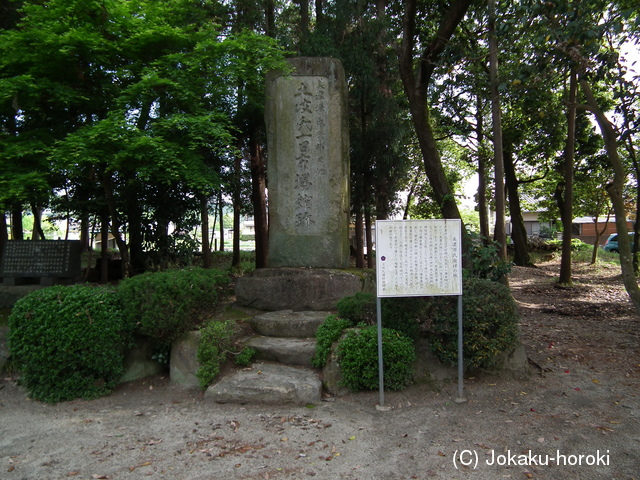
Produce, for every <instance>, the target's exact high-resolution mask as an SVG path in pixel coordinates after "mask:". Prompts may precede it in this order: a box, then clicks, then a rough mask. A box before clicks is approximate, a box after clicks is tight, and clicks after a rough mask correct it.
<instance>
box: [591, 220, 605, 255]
mask: <svg viewBox="0 0 640 480" xmlns="http://www.w3.org/2000/svg"><path fill="white" fill-rule="evenodd" d="M593 223H594V230H595V232H596V239H595V241H594V242H593V251H592V252H591V265H595V264H596V261H597V260H598V250H599V249H600V238H601V237H602V235H603V234H604V232H605V231H606V230H607V225H609V215H607V220H606V221H605V222H604V224H603V226H602V230H598V217H595V218H594V219H593Z"/></svg>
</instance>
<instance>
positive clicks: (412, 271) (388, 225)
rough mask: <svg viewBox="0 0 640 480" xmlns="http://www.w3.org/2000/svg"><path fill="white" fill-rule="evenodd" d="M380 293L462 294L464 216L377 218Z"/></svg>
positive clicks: (377, 269)
mask: <svg viewBox="0 0 640 480" xmlns="http://www.w3.org/2000/svg"><path fill="white" fill-rule="evenodd" d="M376 257H377V258H376V275H377V279H376V280H377V282H376V283H377V291H378V296H379V297H404V296H431V295H462V248H461V221H460V220H380V221H377V222H376Z"/></svg>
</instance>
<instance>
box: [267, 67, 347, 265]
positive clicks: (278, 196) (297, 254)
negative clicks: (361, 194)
mask: <svg viewBox="0 0 640 480" xmlns="http://www.w3.org/2000/svg"><path fill="white" fill-rule="evenodd" d="M288 61H289V63H290V65H291V67H292V68H293V71H292V72H291V73H283V72H272V73H270V74H268V75H267V85H266V93H267V103H266V114H265V115H266V116H265V120H266V124H267V142H268V148H269V150H268V167H267V168H268V176H269V184H268V192H269V267H313V268H346V267H348V266H349V243H348V241H349V209H350V204H349V124H348V114H347V86H346V80H345V75H344V70H343V68H342V64H341V63H340V61H339V60H336V59H333V58H306V57H299V58H292V59H290V60H288Z"/></svg>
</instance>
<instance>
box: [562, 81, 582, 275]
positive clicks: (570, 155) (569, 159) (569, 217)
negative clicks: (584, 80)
mask: <svg viewBox="0 0 640 480" xmlns="http://www.w3.org/2000/svg"><path fill="white" fill-rule="evenodd" d="M577 89H578V84H577V74H576V71H575V69H572V70H571V78H570V80H569V107H568V109H567V146H566V149H565V152H564V169H563V171H564V192H563V196H562V204H561V205H559V206H560V212H561V215H560V216H561V218H562V258H561V260H560V278H559V279H558V283H559V284H560V285H571V283H572V279H571V239H572V237H573V235H572V231H571V227H572V225H573V163H574V156H575V149H576V93H577Z"/></svg>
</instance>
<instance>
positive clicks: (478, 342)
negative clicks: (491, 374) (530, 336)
mask: <svg viewBox="0 0 640 480" xmlns="http://www.w3.org/2000/svg"><path fill="white" fill-rule="evenodd" d="M462 299H463V302H462V304H463V306H462V311H463V334H464V335H463V338H464V340H463V356H464V363H465V365H467V366H470V367H485V368H486V367H492V366H494V365H495V361H496V358H497V356H498V355H499V354H500V353H503V352H506V351H508V350H509V349H511V348H513V347H515V346H516V345H517V343H518V321H519V314H518V306H517V305H516V302H515V300H514V299H513V297H512V296H511V292H510V291H509V289H508V288H507V287H506V286H505V285H503V284H501V283H498V282H492V281H489V280H483V279H466V280H465V281H464V284H463V297H462ZM431 303H432V318H431V328H430V330H431V331H430V335H429V336H430V339H431V345H432V348H433V351H434V353H435V354H436V356H437V357H438V358H439V359H440V361H442V362H443V363H448V364H451V365H455V364H456V363H457V361H458V308H457V298H456V297H432V300H431Z"/></svg>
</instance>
